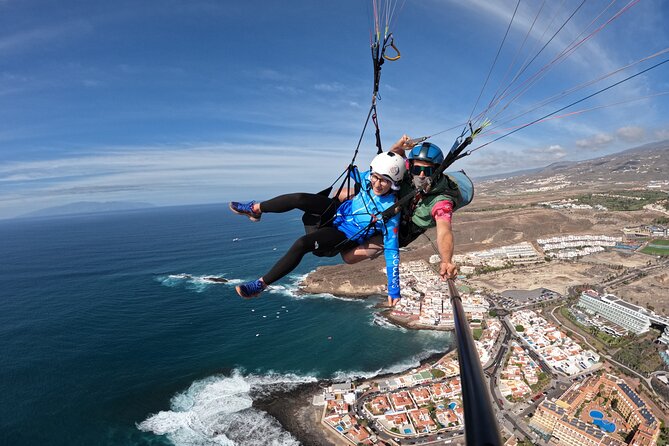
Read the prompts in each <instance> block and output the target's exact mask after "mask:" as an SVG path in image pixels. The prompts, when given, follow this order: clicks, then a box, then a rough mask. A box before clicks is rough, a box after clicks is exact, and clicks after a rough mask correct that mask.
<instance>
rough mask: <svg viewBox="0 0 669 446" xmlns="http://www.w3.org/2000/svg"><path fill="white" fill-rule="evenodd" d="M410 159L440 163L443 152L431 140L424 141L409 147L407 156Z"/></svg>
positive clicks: (442, 159) (442, 158)
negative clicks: (411, 147)
mask: <svg viewBox="0 0 669 446" xmlns="http://www.w3.org/2000/svg"><path fill="white" fill-rule="evenodd" d="M407 158H409V159H410V160H411V161H415V160H418V161H426V162H428V163H432V164H441V163H442V161H444V153H443V152H442V151H441V149H440V148H439V147H438V146H437V145H436V144H432V143H431V142H424V143H423V144H421V145H418V146H416V147H414V148H413V149H411V151H410V152H409V155H408V156H407Z"/></svg>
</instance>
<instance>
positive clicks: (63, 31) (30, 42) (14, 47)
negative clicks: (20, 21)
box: [0, 21, 92, 54]
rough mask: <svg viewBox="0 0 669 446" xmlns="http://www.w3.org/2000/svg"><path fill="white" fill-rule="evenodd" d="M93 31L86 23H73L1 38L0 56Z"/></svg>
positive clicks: (30, 30)
mask: <svg viewBox="0 0 669 446" xmlns="http://www.w3.org/2000/svg"><path fill="white" fill-rule="evenodd" d="M91 30H92V26H91V25H90V24H88V23H86V22H84V21H71V22H66V23H60V24H57V25H52V26H45V27H42V28H35V29H29V30H25V31H21V32H18V33H14V34H11V35H8V36H4V37H2V38H0V54H7V53H16V52H25V51H27V50H29V49H31V48H33V47H37V46H39V45H42V44H47V43H48V44H50V45H51V44H53V42H54V41H56V40H58V39H62V38H64V37H69V36H79V35H81V34H85V33H88V32H90V31H91Z"/></svg>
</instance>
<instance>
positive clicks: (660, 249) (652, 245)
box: [641, 240, 669, 256]
mask: <svg viewBox="0 0 669 446" xmlns="http://www.w3.org/2000/svg"><path fill="white" fill-rule="evenodd" d="M641 252H642V253H644V254H650V255H652V256H669V240H653V241H652V242H649V243H648V245H646V247H645V248H643V249H642V250H641Z"/></svg>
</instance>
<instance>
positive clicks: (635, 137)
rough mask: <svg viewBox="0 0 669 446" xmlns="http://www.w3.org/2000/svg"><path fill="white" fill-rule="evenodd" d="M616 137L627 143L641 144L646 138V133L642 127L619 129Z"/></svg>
mask: <svg viewBox="0 0 669 446" xmlns="http://www.w3.org/2000/svg"><path fill="white" fill-rule="evenodd" d="M616 135H617V136H618V138H620V139H622V140H623V141H625V142H641V141H642V140H643V139H644V137H645V136H646V131H645V129H643V128H642V127H634V126H627V127H621V128H619V129H618V130H617V131H616Z"/></svg>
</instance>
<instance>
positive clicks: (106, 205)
mask: <svg viewBox="0 0 669 446" xmlns="http://www.w3.org/2000/svg"><path fill="white" fill-rule="evenodd" d="M151 207H154V205H153V204H151V203H143V202H137V201H103V202H100V201H77V202H75V203H69V204H64V205H61V206H53V207H48V208H45V209H40V210H38V211H33V212H29V213H27V214H23V215H21V217H52V216H56V215H73V214H92V213H97V212H115V211H130V210H134V209H145V208H151Z"/></svg>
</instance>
